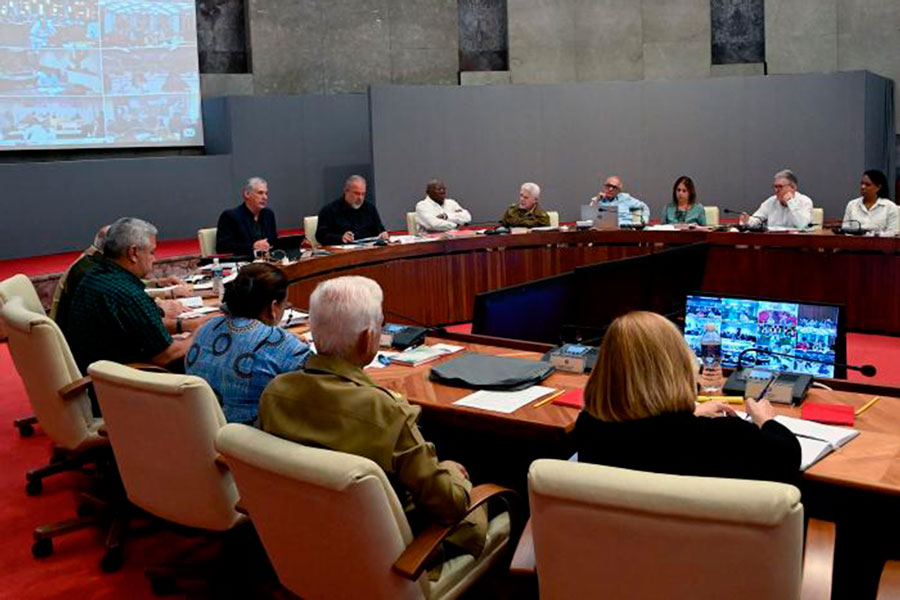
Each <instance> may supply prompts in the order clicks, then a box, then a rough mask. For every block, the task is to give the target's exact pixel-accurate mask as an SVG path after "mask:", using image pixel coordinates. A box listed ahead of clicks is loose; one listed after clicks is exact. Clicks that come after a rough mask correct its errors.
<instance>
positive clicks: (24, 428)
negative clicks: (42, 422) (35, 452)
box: [18, 423, 34, 437]
mask: <svg viewBox="0 0 900 600" xmlns="http://www.w3.org/2000/svg"><path fill="white" fill-rule="evenodd" d="M18 427H19V435H20V436H21V437H31V436H33V435H34V427H33V426H32V425H30V424H28V423H26V424H24V425H19V426H18Z"/></svg>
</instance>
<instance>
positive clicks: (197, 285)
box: [194, 281, 212, 292]
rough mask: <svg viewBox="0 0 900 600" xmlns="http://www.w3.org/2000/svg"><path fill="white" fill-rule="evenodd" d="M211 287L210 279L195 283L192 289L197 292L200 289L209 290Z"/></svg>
mask: <svg viewBox="0 0 900 600" xmlns="http://www.w3.org/2000/svg"><path fill="white" fill-rule="evenodd" d="M211 289H212V281H207V282H205V283H195V284H194V291H195V292H199V291H200V290H211Z"/></svg>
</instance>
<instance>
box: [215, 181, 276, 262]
mask: <svg viewBox="0 0 900 600" xmlns="http://www.w3.org/2000/svg"><path fill="white" fill-rule="evenodd" d="M241 196H242V198H243V202H241V204H239V205H238V206H237V207H235V208H232V209H229V210H226V211H225V212H223V213H222V214H221V215H220V216H219V224H218V226H217V229H216V252H218V253H219V254H238V255H240V256H253V251H254V250H260V251H264V252H268V251H269V250H271V249H273V248H275V243H276V242H277V240H278V228H277V227H276V225H275V213H274V212H272V209H271V208H269V207H268V206H269V184H268V182H266V180H265V179H263V178H262V177H251V178H250V179H248V180H247V182H246V183H244V187H243V188H242V190H241Z"/></svg>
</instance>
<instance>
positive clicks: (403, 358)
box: [391, 344, 463, 367]
mask: <svg viewBox="0 0 900 600" xmlns="http://www.w3.org/2000/svg"><path fill="white" fill-rule="evenodd" d="M461 350H463V346H453V345H451V344H434V345H432V346H417V347H415V348H410V349H409V350H405V351H403V352H400V353H398V354H394V355H393V356H391V362H393V363H396V364H398V365H407V366H410V367H415V366H418V365H421V364H422V363H426V362H430V361H432V360H436V359H438V358H440V357H442V356H447V355H448V354H454V353H456V352H459V351H461Z"/></svg>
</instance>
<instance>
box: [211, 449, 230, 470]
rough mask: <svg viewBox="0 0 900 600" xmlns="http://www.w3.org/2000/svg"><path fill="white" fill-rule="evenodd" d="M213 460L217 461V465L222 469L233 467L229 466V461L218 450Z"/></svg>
mask: <svg viewBox="0 0 900 600" xmlns="http://www.w3.org/2000/svg"><path fill="white" fill-rule="evenodd" d="M213 460H214V461H215V463H216V466H217V467H219V468H220V469H222V470H223V471H230V470H231V467H229V466H228V461H227V460H225V457H224V456H223V455H222V454H220V453H218V452H217V453H216V457H215V459H213Z"/></svg>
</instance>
